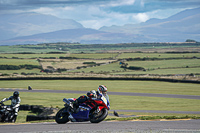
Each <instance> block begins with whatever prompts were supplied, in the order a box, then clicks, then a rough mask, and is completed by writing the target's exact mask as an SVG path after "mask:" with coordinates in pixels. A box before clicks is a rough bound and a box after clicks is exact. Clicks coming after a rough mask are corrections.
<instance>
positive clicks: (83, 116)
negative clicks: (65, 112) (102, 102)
mask: <svg viewBox="0 0 200 133" xmlns="http://www.w3.org/2000/svg"><path fill="white" fill-rule="evenodd" d="M90 110H91V108H90V107H88V106H87V105H84V104H81V105H80V106H79V112H78V113H73V114H72V116H73V117H74V119H76V121H78V122H79V121H88V120H89V113H90Z"/></svg>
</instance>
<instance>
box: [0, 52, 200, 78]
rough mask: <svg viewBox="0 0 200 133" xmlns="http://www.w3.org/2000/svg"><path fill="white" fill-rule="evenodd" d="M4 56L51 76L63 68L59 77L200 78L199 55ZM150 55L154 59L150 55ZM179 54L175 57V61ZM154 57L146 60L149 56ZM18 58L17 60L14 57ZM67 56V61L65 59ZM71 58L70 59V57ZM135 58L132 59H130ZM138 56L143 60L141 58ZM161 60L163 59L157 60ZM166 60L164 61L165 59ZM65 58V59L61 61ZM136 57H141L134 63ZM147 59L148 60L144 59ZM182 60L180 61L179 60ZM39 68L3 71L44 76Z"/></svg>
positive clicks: (8, 62)
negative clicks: (146, 75) (102, 75)
mask: <svg viewBox="0 0 200 133" xmlns="http://www.w3.org/2000/svg"><path fill="white" fill-rule="evenodd" d="M36 55H37V54H16V55H15V54H0V56H1V57H4V58H1V60H0V65H14V66H20V65H36V66H38V67H41V68H42V69H43V70H45V69H47V70H51V73H48V75H50V74H52V73H58V72H57V71H56V70H57V69H62V70H63V71H62V70H61V71H59V73H58V74H61V75H62V74H67V73H69V72H70V73H71V72H74V73H93V74H94V73H96V74H111V75H117V74H157V75H163V74H171V75H177V74H179V75H180V74H188V75H189V74H195V75H196V76H198V75H200V61H199V58H200V57H199V53H189V54H188V53H184V54H183V53H181V54H173V53H167V54H163V53H120V54H119V53H101V54H100V53H93V54H92V53H90V54H38V55H37V56H36ZM149 55H150V56H149ZM174 55H176V56H175V57H174V58H172V57H173V56H174ZM147 56H149V57H152V58H151V59H146V57H147ZM13 57H14V58H13ZM63 57H66V58H63ZM68 57H69V58H68ZM129 57H131V58H133V59H132V60H130V58H129ZM137 57H141V59H138V58H137ZM154 57H156V58H158V57H159V58H160V59H154ZM161 57H163V58H161ZM60 58H61V59H60ZM134 58H137V59H136V60H134ZM144 58H145V59H144ZM177 58H179V59H177ZM120 62H123V63H124V64H127V66H126V68H124V67H122V65H121V64H120ZM130 66H134V67H141V68H143V69H145V71H143V70H130V69H128V67H130ZM42 69H39V68H29V69H26V68H22V69H18V70H12V69H7V70H6V69H5V68H4V69H0V73H2V74H9V75H12V74H14V73H15V74H16V73H17V74H21V73H34V74H37V75H38V74H39V75H47V73H44V72H43V73H41V72H40V71H42Z"/></svg>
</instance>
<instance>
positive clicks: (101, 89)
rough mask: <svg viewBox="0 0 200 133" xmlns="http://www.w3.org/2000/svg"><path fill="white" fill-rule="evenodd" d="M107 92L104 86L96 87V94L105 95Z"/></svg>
mask: <svg viewBox="0 0 200 133" xmlns="http://www.w3.org/2000/svg"><path fill="white" fill-rule="evenodd" d="M107 90H108V89H107V88H106V86H104V85H100V86H99V87H98V89H97V91H98V93H100V94H103V95H106V93H107Z"/></svg>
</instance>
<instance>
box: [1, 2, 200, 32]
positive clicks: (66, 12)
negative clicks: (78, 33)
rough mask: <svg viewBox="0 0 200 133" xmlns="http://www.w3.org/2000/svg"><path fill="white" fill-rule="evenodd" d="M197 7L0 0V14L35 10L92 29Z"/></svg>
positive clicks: (134, 3)
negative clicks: (71, 20) (70, 20)
mask: <svg viewBox="0 0 200 133" xmlns="http://www.w3.org/2000/svg"><path fill="white" fill-rule="evenodd" d="M197 7H200V0H0V14H8V13H23V12H36V13H41V14H48V15H53V16H56V17H58V18H62V19H73V20H75V21H77V22H79V23H81V24H82V25H83V26H84V27H85V28H93V29H99V28H100V27H102V26H112V25H117V26H123V25H125V24H138V23H141V22H145V21H147V20H148V19H151V18H158V19H163V18H167V17H169V16H171V15H174V14H176V13H178V12H180V11H182V10H185V9H192V8H197Z"/></svg>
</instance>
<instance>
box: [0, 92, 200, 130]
mask: <svg viewBox="0 0 200 133" xmlns="http://www.w3.org/2000/svg"><path fill="white" fill-rule="evenodd" d="M15 90H18V91H20V92H30V93H32V92H41V93H78V94H85V93H86V92H85V91H66V90H31V91H30V90H24V89H3V88H2V89H0V92H1V91H15ZM109 95H125V96H147V97H166V98H184V99H197V100H198V99H200V96H191V95H170V94H149V93H126V92H109ZM116 111H121V112H151V113H187V114H200V112H192V111H191V112H190V111H158V110H155V111H154V110H145V111H144V110H116ZM199 125H200V120H172V121H166V120H161V121H160V120H159V121H103V122H101V123H98V124H92V123H90V122H83V123H71V122H70V123H67V124H57V123H55V122H50V123H34V124H0V133H76V132H79V133H84V132H85V133H99V132H103V133H126V132H131V133H132V132H133V133H143V132H145V133H149V132H150V133H190V132H191V133H200V126H199Z"/></svg>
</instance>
